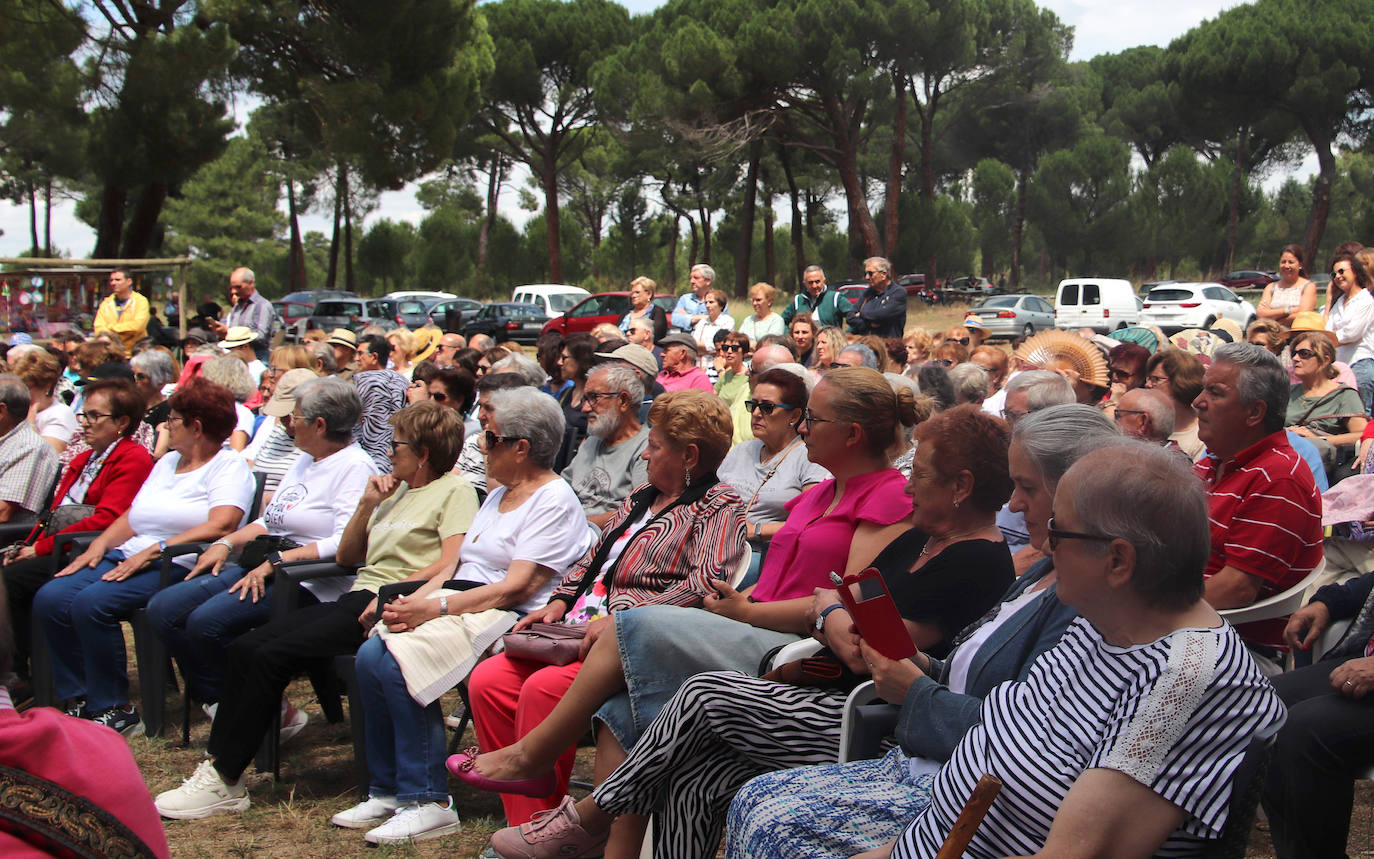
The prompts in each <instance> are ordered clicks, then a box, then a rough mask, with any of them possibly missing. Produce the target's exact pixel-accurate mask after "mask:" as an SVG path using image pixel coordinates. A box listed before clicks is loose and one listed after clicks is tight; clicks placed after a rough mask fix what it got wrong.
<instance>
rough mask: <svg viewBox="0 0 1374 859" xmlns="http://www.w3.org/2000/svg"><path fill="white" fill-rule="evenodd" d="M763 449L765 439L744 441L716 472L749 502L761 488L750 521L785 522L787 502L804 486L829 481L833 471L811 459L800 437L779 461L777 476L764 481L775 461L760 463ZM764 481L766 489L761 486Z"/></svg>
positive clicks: (749, 517) (731, 452)
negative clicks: (808, 457)
mask: <svg viewBox="0 0 1374 859" xmlns="http://www.w3.org/2000/svg"><path fill="white" fill-rule="evenodd" d="M762 450H763V442H761V441H759V440H758V439H754V440H753V441H742V442H740V443H739V444H737V445H735V446H734V447H733V448H731V450H730V452H729V453H727V454H726V455H725V461H724V462H722V463H721V464H720V468H718V469H716V474H717V475H719V477H720V479H721V481H722V482H724V483H728V484H730V485H731V486H733V487H734V488H735V491H736V492H738V493H739V497H740V498H742V499H744V503H745V504H748V503H749V499H750V498H753V497H754V490H756V489H757V490H758V498H756V499H755V500H754V504H753V506H752V507H750V508H749V515H748V516H747V517H746V518H747V519H748V520H749V522H750V523H754V524H759V525H767V524H769V523H771V522H785V521H787V509H786V508H785V506H784V505H786V504H787V502H789V501H791V500H792V499H793V498H796V497H797V496H798V495H800V494H801V490H802V487H803V486H809V485H811V484H813V483H820V482H821V481H822V480H829V479H830V472H828V471H826V470H825V469H824V468H821V467H820V466H819V465H817V464H816V463H814V462H812V461H811V460H809V459H807V457H806V445H805V444H803V443H802V442H801V441H800V440H799V441H798V442H797V443H796V444H794V445H792V447H791V449H789V450H788V451H787V454H786V455H785V456H784V457H783V458H782V460H781V461H780V462H778V463H776V465H777V470H776V471H774V472H773V476H772V477H769V478H768V480H767V482H764V477H765V476H766V475H767V474H768V472H769V470H770V469H772V468H773V465H774V463H773V462H771V461H770V462H759V453H760V451H762ZM761 483H762V484H763V486H762V488H760V486H759V484H761Z"/></svg>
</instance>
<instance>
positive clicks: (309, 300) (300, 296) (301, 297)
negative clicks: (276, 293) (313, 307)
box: [277, 289, 358, 304]
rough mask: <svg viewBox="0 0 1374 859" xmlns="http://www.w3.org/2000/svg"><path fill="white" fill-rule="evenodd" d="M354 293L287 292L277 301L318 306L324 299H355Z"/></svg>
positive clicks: (305, 290)
mask: <svg viewBox="0 0 1374 859" xmlns="http://www.w3.org/2000/svg"><path fill="white" fill-rule="evenodd" d="M357 297H358V294H357V293H355V292H348V291H346V290H342V289H304V290H301V291H300V292H288V293H287V294H286V295H283V296H282V297H281V298H278V299H277V301H297V302H302V303H304V304H318V303H319V302H320V301H321V300H322V299H325V298H357Z"/></svg>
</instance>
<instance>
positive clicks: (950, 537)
mask: <svg viewBox="0 0 1374 859" xmlns="http://www.w3.org/2000/svg"><path fill="white" fill-rule="evenodd" d="M985 528H987V526H986V525H983V526H981V527H978V528H974V529H973V530H972V531H965V532H964V533H962V534H946V535H945V536H943V537H936V538H935V539H933V540H927V541H926V544H925V545H924V546H922V547H921V554H920V555H919V556H918V557H921V558H924V557H925V556H926V553H927V552H929V551H930V547H931V546H933V545H935V544H936V543H944V544H946V545H949V544H950V543H955V542H958V541H959V540H960V539H961V538H963V537H972V536H973V535H974V534H977V533H978V532H979V531H982V530H984V529H985Z"/></svg>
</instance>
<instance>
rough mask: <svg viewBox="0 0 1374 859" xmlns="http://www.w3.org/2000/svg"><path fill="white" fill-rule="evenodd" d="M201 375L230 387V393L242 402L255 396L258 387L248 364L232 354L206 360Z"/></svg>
mask: <svg viewBox="0 0 1374 859" xmlns="http://www.w3.org/2000/svg"><path fill="white" fill-rule="evenodd" d="M201 375H203V376H205V378H207V379H209V380H210V381H212V382H214V383H215V384H217V385H223V386H224V387H226V388H228V389H229V393H231V394H233V395H234V399H235V400H237V401H238V402H240V403H242V402H244V401H245V400H247V399H248V398H249V397H251V396H253V392H254V391H255V390H257V388H258V386H257V385H256V384H254V383H253V374H252V373H250V372H248V365H247V364H245V363H243V361H241V360H240V359H238V358H235V357H234V356H232V355H225V356H224V357H222V358H211V359H210V360H209V361H206V362H205V364H204V365H203V366H202V367H201Z"/></svg>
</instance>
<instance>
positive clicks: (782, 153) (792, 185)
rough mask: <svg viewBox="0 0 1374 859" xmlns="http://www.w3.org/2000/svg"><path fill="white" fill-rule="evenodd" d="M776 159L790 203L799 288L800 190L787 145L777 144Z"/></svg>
mask: <svg viewBox="0 0 1374 859" xmlns="http://www.w3.org/2000/svg"><path fill="white" fill-rule="evenodd" d="M778 160H780V161H781V162H782V175H783V176H784V177H785V178H786V179H787V197H788V200H789V201H790V202H791V203H792V256H793V258H794V259H793V268H795V269H796V271H795V272H794V273H795V274H796V276H797V288H798V289H800V288H801V283H802V272H803V271H804V270H805V269H806V232H805V230H806V227H805V225H804V224H803V223H802V209H801V191H800V190H799V189H798V188H797V179H796V177H795V176H793V175H792V159H791V158H789V157H788V155H787V147H786V146H783V145H782V144H778Z"/></svg>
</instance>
